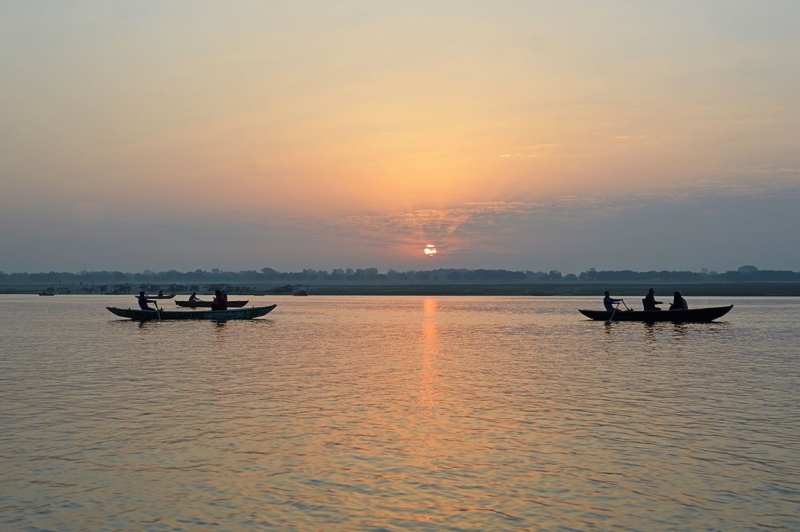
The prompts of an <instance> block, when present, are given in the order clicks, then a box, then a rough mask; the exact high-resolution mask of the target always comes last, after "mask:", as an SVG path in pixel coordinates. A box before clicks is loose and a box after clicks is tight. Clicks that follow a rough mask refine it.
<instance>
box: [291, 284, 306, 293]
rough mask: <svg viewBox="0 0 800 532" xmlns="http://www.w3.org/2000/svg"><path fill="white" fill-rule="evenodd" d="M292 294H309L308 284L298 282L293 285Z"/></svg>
mask: <svg viewBox="0 0 800 532" xmlns="http://www.w3.org/2000/svg"><path fill="white" fill-rule="evenodd" d="M292 295H293V296H307V295H308V286H307V285H304V284H298V285H296V286H293V287H292Z"/></svg>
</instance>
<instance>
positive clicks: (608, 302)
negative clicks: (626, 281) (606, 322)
mask: <svg viewBox="0 0 800 532" xmlns="http://www.w3.org/2000/svg"><path fill="white" fill-rule="evenodd" d="M605 296H606V297H604V298H603V306H604V307H606V310H607V311H609V312H614V303H621V302H622V299H614V298H613V297H611V294H610V293H609V292H608V290H606V293H605Z"/></svg>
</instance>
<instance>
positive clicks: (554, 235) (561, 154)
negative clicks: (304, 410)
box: [0, 0, 800, 273]
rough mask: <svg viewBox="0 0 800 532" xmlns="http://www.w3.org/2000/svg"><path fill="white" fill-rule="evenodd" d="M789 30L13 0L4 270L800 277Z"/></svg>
mask: <svg viewBox="0 0 800 532" xmlns="http://www.w3.org/2000/svg"><path fill="white" fill-rule="evenodd" d="M798 22H800V4H798V3H796V2H788V1H786V2H780V1H776V2H770V3H769V4H763V3H757V2H742V1H733V2H731V1H725V2H722V1H713V2H702V3H696V2H670V3H659V2H623V1H611V2H605V3H603V4H599V3H593V2H537V3H530V2H492V3H488V2H486V3H484V2H449V1H443V2H436V3H434V4H429V3H424V2H403V3H381V4H376V3H372V2H360V1H348V2H340V3H337V4H336V5H333V4H330V3H327V2H315V1H309V2H297V3H291V4H284V3H262V2H247V1H235V2H230V3H225V4H217V3H213V2H182V1H176V2H169V3H158V2H115V3H106V2H100V1H92V0H90V1H85V2H79V3H63V4H60V3H52V4H51V3H47V4H46V3H39V2H22V1H20V2H14V1H10V2H4V3H3V4H2V5H0V250H2V253H0V270H2V271H5V272H18V271H19V272H21V271H29V272H33V271H51V270H54V271H79V270H83V269H86V270H119V271H126V272H129V271H142V270H144V269H151V270H155V271H158V270H169V269H176V270H179V271H186V270H194V269H197V268H200V269H205V270H211V269H212V268H220V269H223V270H247V269H260V268H262V267H265V266H268V267H272V268H275V269H279V270H283V271H296V270H302V269H304V268H315V269H327V270H330V269H332V268H346V267H377V268H379V269H380V270H382V271H385V270H386V269H388V268H394V269H398V270H400V269H403V270H405V269H434V268H503V269H510V270H534V271H536V270H542V271H547V270H550V269H559V270H561V271H562V272H564V273H567V272H571V273H578V272H581V271H585V270H587V269H589V268H591V267H594V268H597V269H598V270H615V269H632V270H640V271H647V270H692V271H699V270H700V269H702V268H708V269H710V270H717V271H726V270H730V269H736V268H737V267H739V266H742V265H745V264H753V265H755V266H757V267H758V268H761V269H784V270H788V269H791V270H800V231H798V227H800V215H799V214H798V209H797V205H798V204H800V149H799V148H800V99H798V98H797V94H800V36H798V32H797V31H796V28H797V25H798ZM429 244H432V245H435V246H436V250H437V253H436V254H435V256H432V257H431V256H426V255H425V253H424V251H423V250H424V248H425V246H427V245H429Z"/></svg>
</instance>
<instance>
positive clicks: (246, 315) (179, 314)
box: [106, 305, 277, 321]
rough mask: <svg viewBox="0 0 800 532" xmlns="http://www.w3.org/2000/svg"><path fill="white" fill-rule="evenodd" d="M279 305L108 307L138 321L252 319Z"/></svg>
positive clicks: (122, 316)
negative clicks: (186, 307)
mask: <svg viewBox="0 0 800 532" xmlns="http://www.w3.org/2000/svg"><path fill="white" fill-rule="evenodd" d="M276 306H277V305H270V306H268V307H250V308H241V309H235V310H230V309H229V310H163V309H162V310H160V311H157V310H140V309H132V308H117V307H106V308H107V309H108V311H109V312H111V313H112V314H114V315H116V316H119V317H120V318H129V319H132V320H137V321H151V320H156V321H158V320H214V321H226V320H252V319H253V318H259V317H261V316H264V315H266V314H269V313H270V312H271V311H272V310H273V309H274V308H275V307H276Z"/></svg>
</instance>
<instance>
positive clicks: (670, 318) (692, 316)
mask: <svg viewBox="0 0 800 532" xmlns="http://www.w3.org/2000/svg"><path fill="white" fill-rule="evenodd" d="M732 308H733V305H727V306H724V307H708V308H696V309H691V310H684V309H681V310H661V309H656V310H633V309H628V310H619V309H617V310H613V311H610V310H585V309H578V312H580V313H581V314H583V315H584V316H586V317H587V318H589V319H592V320H594V321H606V322H608V321H642V322H647V323H655V322H672V323H707V322H710V321H714V320H715V319H717V318H721V317H722V316H724V315H725V314H727V313H728V312H730V310H731V309H732Z"/></svg>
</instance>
